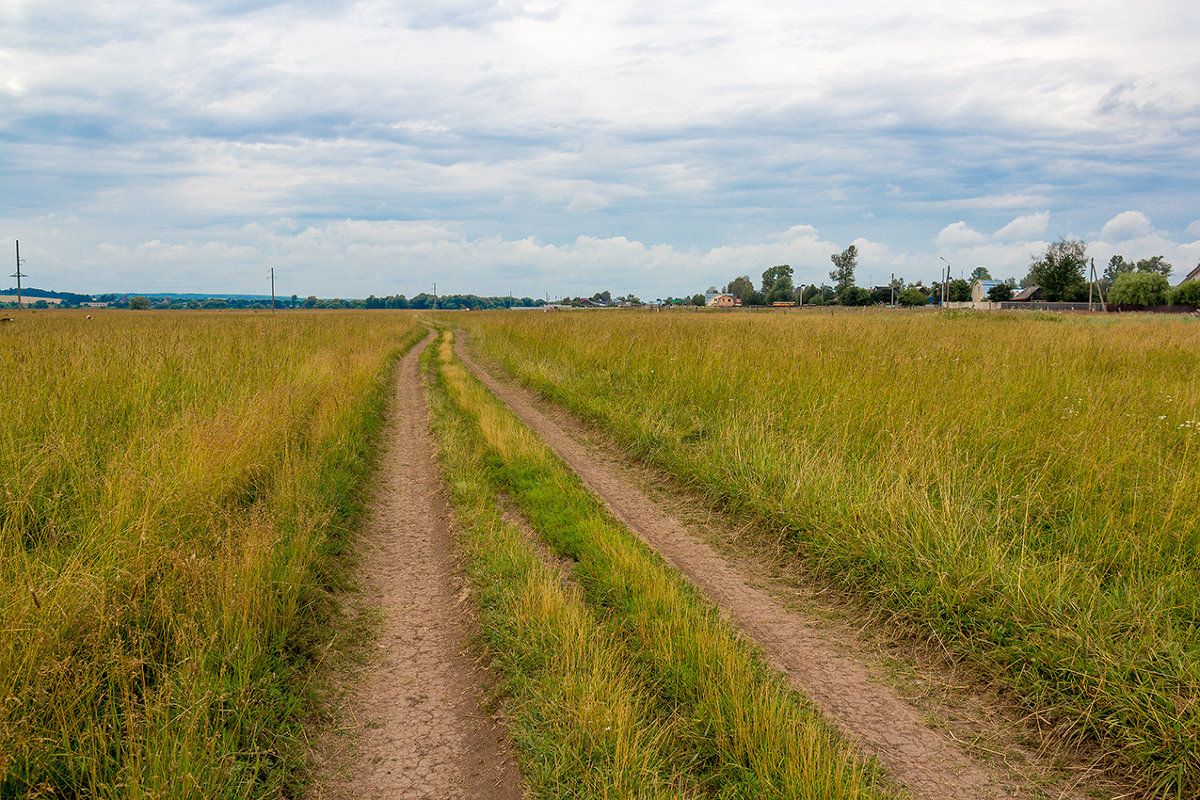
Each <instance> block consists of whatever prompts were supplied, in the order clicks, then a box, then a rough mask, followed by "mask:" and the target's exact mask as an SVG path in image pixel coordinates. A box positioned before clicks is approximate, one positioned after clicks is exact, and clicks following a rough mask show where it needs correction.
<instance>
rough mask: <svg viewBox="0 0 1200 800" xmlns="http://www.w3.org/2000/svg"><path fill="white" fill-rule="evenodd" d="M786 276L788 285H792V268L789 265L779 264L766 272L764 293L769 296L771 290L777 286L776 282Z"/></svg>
mask: <svg viewBox="0 0 1200 800" xmlns="http://www.w3.org/2000/svg"><path fill="white" fill-rule="evenodd" d="M785 276H786V277H787V279H788V283H791V281H792V268H791V266H789V265H788V264H778V265H776V266H774V267H771V268H769V269H767V270H765V271H764V272H763V274H762V290H761V291H762V293H763V294H769V293H770V291H771V288H772V287H773V286H775V283H776V281H778V280H779V279H780V278H783V277H785Z"/></svg>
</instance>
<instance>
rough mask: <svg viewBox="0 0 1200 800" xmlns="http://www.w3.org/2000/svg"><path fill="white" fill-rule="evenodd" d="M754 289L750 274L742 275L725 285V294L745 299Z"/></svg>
mask: <svg viewBox="0 0 1200 800" xmlns="http://www.w3.org/2000/svg"><path fill="white" fill-rule="evenodd" d="M753 291H754V283H753V281H751V280H750V276H748V275H741V276H739V277H737V278H734V279H733V280H731V281H730V282H729V284H728V285H727V286H726V287H725V294H731V295H733V296H734V297H736V298H738V299H739V300H742V301H745V299H746V298H747V297H748V296H749V295H750V293H751V292H753Z"/></svg>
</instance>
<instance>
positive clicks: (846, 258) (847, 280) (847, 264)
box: [829, 245, 858, 295]
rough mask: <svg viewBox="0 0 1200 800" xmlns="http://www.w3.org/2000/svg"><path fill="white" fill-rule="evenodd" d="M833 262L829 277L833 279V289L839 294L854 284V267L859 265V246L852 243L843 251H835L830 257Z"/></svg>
mask: <svg viewBox="0 0 1200 800" xmlns="http://www.w3.org/2000/svg"><path fill="white" fill-rule="evenodd" d="M829 260H830V261H832V262H833V271H832V272H830V273H829V279H830V280H832V281H833V290H834V291H835V292H836V293H837V294H839V295H840V294H841V293H842V292H843V291H845V290H846V289H848V288H849V287H851V286H853V285H854V268H855V267H857V266H858V248H857V247H855V246H854V245H850V246H849V247H847V248H846V249H845V250H843V251H842V252H841V253H834V254H833V255H831V256H830V257H829Z"/></svg>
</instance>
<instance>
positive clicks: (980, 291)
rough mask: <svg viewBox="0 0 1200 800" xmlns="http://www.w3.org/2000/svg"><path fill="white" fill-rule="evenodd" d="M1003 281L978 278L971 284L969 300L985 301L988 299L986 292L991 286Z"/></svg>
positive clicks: (975, 301) (974, 301) (973, 301)
mask: <svg viewBox="0 0 1200 800" xmlns="http://www.w3.org/2000/svg"><path fill="white" fill-rule="evenodd" d="M1002 283H1004V281H993V280H983V279H978V280H976V281H975V282H974V283H972V284H971V302H972V303H986V302H987V301H988V292H989V291H991V289H992V287H993V286H999V285H1000V284H1002Z"/></svg>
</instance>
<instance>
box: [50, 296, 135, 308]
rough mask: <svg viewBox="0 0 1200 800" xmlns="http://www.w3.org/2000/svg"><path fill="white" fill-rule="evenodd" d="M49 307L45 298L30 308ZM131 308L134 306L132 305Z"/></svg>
mask: <svg viewBox="0 0 1200 800" xmlns="http://www.w3.org/2000/svg"><path fill="white" fill-rule="evenodd" d="M143 299H145V298H143ZM49 307H50V303H49V301H47V300H46V299H44V298H43V299H41V300H34V301H33V305H31V306H30V308H36V309H38V310H41V309H43V308H49ZM130 308H133V306H132V305H130ZM147 308H149V306H147Z"/></svg>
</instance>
